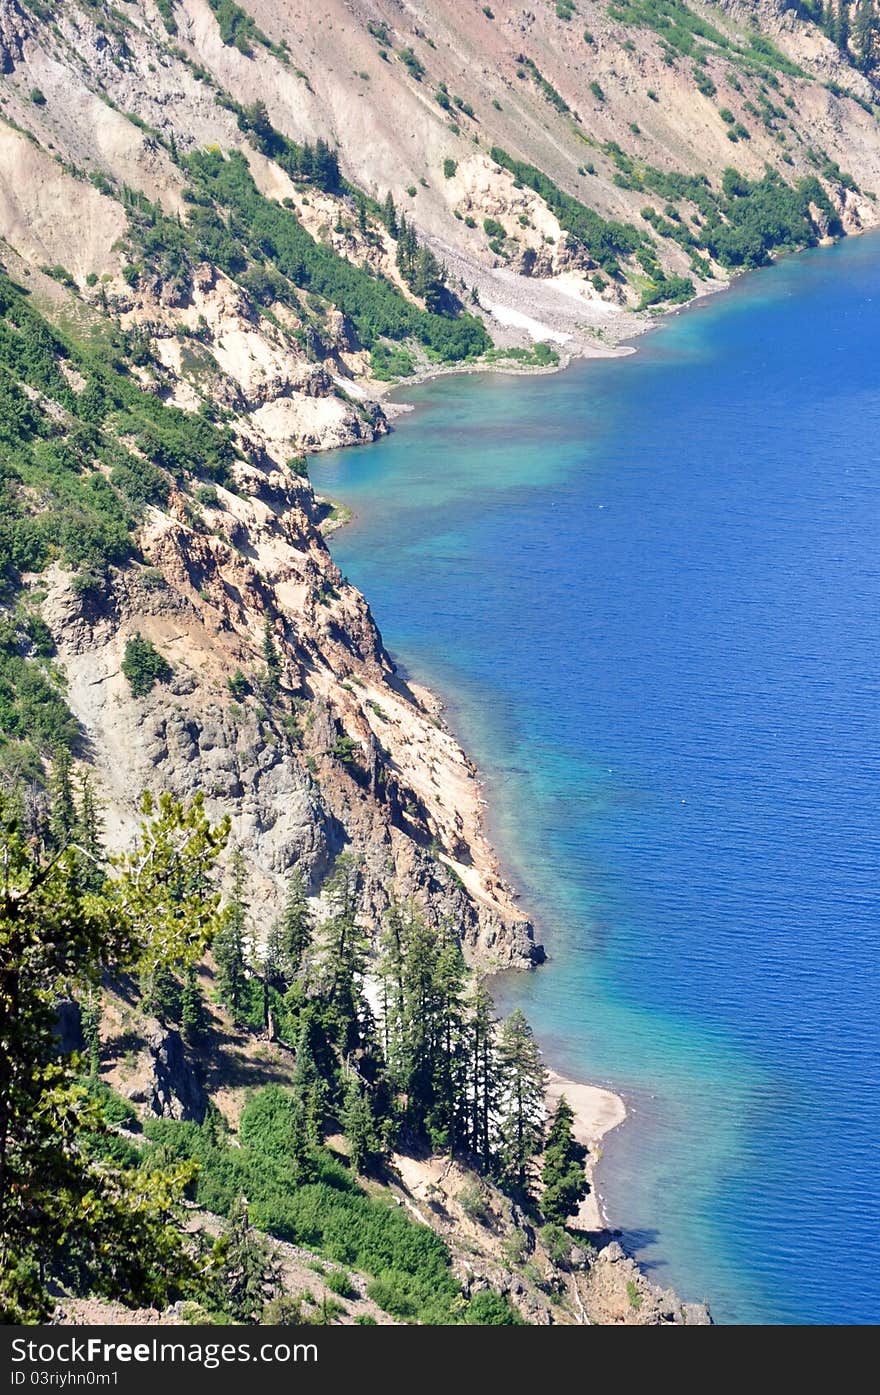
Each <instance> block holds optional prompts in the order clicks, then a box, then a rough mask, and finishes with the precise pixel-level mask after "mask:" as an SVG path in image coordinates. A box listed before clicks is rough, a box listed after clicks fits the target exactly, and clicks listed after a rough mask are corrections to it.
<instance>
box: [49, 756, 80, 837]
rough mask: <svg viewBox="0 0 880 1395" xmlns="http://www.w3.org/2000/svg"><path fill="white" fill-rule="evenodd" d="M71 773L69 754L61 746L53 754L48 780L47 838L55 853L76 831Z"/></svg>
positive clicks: (71, 765) (71, 764)
mask: <svg viewBox="0 0 880 1395" xmlns="http://www.w3.org/2000/svg"><path fill="white" fill-rule="evenodd" d="M72 772H73V762H72V760H71V758H70V752H69V751H68V750H67V749H66V747H64V746H62V747H60V748H59V749H58V750H57V751H56V752H55V755H54V757H53V761H52V774H51V776H50V778H49V836H50V839H51V844H52V847H53V848H54V849H55V850H56V851H58V850H60V849H61V848H66V847H67V845H68V844H69V843H70V842H71V841H72V840H73V837H74V833H75V831H76V825H77V813H76V803H75V801H74V797H73V774H72Z"/></svg>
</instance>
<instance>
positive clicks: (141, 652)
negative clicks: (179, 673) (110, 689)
mask: <svg viewBox="0 0 880 1395" xmlns="http://www.w3.org/2000/svg"><path fill="white" fill-rule="evenodd" d="M122 672H123V673H124V674H125V677H126V678H127V679H128V684H129V687H130V688H131V693H132V697H136V698H139V697H146V695H147V693H149V692H150V691H151V689H152V688H153V687H154V686H155V684H156V683H167V682H168V680H169V678H170V677H171V674H172V669H171V665H170V664H169V663H168V662H167V660H166V659H164V658H163V657H162V655H161V654H160V653H159V650H158V649H157V648H156V647H155V645H154V644H151V643H150V641H149V640H148V639H144V638H143V637H142V636H141V635H140V634H135V635H133V636H132V637H131V639H129V640H128V641H127V643H126V646H125V657H124V658H123V660H122Z"/></svg>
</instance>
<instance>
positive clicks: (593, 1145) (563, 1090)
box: [547, 1070, 626, 1231]
mask: <svg viewBox="0 0 880 1395" xmlns="http://www.w3.org/2000/svg"><path fill="white" fill-rule="evenodd" d="M561 1095H564V1096H565V1098H566V1099H567V1100H568V1103H569V1104H570V1105H571V1108H572V1110H573V1112H574V1122H573V1124H572V1132H573V1133H574V1136H575V1138H576V1139H577V1140H578V1142H579V1143H583V1144H584V1146H585V1147H586V1148H587V1149H588V1150H589V1151H588V1154H587V1163H586V1168H587V1176H588V1177H589V1179H590V1194H589V1196H587V1198H586V1199H585V1200H584V1201H582V1202H581V1205H580V1209H579V1210H578V1213H577V1218H576V1220H575V1221H574V1224H575V1225H576V1226H577V1227H578V1229H579V1230H590V1231H597V1230H605V1229H607V1227H608V1220H607V1217H606V1216H605V1214H604V1211H603V1208H602V1201H601V1198H600V1197H599V1195H598V1193H597V1191H596V1178H595V1171H596V1164H597V1162H598V1161H599V1158H600V1157H601V1152H602V1148H601V1144H602V1139H603V1138H604V1137H605V1135H606V1134H607V1133H610V1132H611V1130H612V1129H616V1128H619V1127H620V1125H621V1124H622V1123H623V1121H624V1119H625V1118H626V1105H625V1104H624V1102H623V1100H622V1098H621V1097H620V1095H616V1094H615V1093H614V1091H613V1090H606V1089H603V1087H602V1086H601V1085H585V1084H583V1083H582V1082H581V1081H578V1080H569V1079H568V1078H567V1077H566V1076H564V1075H559V1073H558V1072H557V1071H555V1070H551V1071H548V1072H547V1108H548V1110H549V1111H552V1110H553V1109H555V1108H556V1104H557V1101H558V1100H559V1098H560V1096H561Z"/></svg>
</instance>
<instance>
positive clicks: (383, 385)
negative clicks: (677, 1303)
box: [312, 275, 742, 1263]
mask: <svg viewBox="0 0 880 1395" xmlns="http://www.w3.org/2000/svg"><path fill="white" fill-rule="evenodd" d="M741 279H742V276H741V275H735V276H733V277H732V278H731V280H730V281H729V282H726V283H724V284H718V283H715V284H713V285H711V286H706V287H701V290H700V291H699V292H698V293H697V295H696V296H695V297H694V299H693V300H692V301H691V302H690V303H689V304H688V305H685V306H682V305H674V306H670V307H669V309H668V310H664V311H660V312H655V313H654V314H651V313H650V312H639V311H635V312H629V313H630V314H632V316H633V323H631V324H630V325H628V326H627V332H626V334H623V333H622V334H621V336H620V338H619V339H617V340H616V341H615V342H614V343H604V342H599V343H596V342H595V341H594V342H593V343H592V344H591V345H587V344H584V343H582V344H581V345H580V346H578V347H577V348H573V349H571V350H569V351H566V350H565V349H564V348H561V346H556V347H557V350H558V352H559V362H558V363H556V364H550V365H546V366H544V365H537V364H536V365H521V364H517V363H516V362H515V361H514V362H512V363H511V364H509V365H503V364H498V363H489V364H479V363H474V364H465V365H461V364H456V365H436V366H433V367H430V368H425V369H423V370H421V371H419V372H418V373H415V374H413V375H412V376H411V377H407V378H402V379H399V380H398V381H396V382H373V383H371V384H370V388H369V395H370V396H372V397H373V398H374V399H376V400H379V401H381V402H382V407H383V410H384V411H385V415H386V419H387V420H388V421H389V430H393V426H391V423H392V422H393V421H394V420H395V419H396V418H398V417H401V416H405V415H408V414H409V413H410V412H414V411H416V404H415V403H407V402H401V401H397V400H395V399H394V398H393V397H392V396H391V394H393V393H396V392H401V391H405V390H406V389H408V388H414V387H419V386H421V385H422V384H423V383H428V382H432V381H434V380H435V379H439V378H447V377H458V376H464V375H467V376H475V375H477V374H480V373H485V374H504V375H505V376H508V377H547V376H550V375H552V374H556V373H562V372H564V371H565V370H566V369H568V368H570V367H572V366H573V365H574V364H575V363H580V362H584V361H587V360H590V359H602V360H607V359H611V358H630V357H632V356H633V355H634V354H636V353H638V350H639V346H638V345H637V344H633V343H631V342H629V341H630V340H632V339H641V338H642V336H643V335H646V334H648V333H650V332H651V331H652V330H655V329H659V328H662V326H663V325H664V324H666V323H667V322H668V320H669V319H671V318H672V317H673V316H676V315H679V314H682V313H683V312H684V311H685V310H690V309H692V308H694V307H695V306H698V305H701V304H703V303H705V302H706V301H707V300H709V299H710V298H713V297H714V296H715V295H717V294H720V293H721V292H723V291H728V290H730V289H731V287H732V286H734V285H735V284H736V283H737V282H738V281H740V280H741ZM377 439H378V440H381V439H383V438H382V437H377V438H374V440H372V441H363V442H353V443H352V444H353V445H362V446H365V447H368V446H370V445H374V444H375V442H376V440H377ZM316 454H317V455H318V456H320V454H322V452H316ZM312 488H313V490H314V489H315V484H314V481H312ZM315 493H316V497H320V498H326V496H323V495H320V496H319V495H318V493H317V490H315ZM327 502H328V503H332V504H333V506H334V508H337V509H339V508H340V504H341V509H340V513H341V514H342V516H340V517H338V518H336V519H333V520H332V521H330V526H329V527H326V526H325V527H323V528H322V532H323V533H324V535H325V537H327V538H328V539H329V537H331V536H332V535H333V534H335V533H337V532H339V531H341V529H343V528H345V527H347V526H348V525H349V524H351V523H352V522H354V521H355V520H356V518H357V514H356V513H355V511H354V510H353V509H352V508H351V507H350V506H349V505H347V504H345V503H344V501H339V500H336V499H334V500H332V501H331V500H329V499H327ZM392 657H393V658H394V662H395V666H396V667H399V668H401V669H402V670H403V672H404V673H405V675H406V681H407V683H409V684H410V685H411V686H412V685H413V684H415V686H416V687H417V689H418V691H419V693H420V694H421V695H422V697H423V698H424V699H427V700H428V701H429V702H430V703H431V704H432V705H433V707H434V710H435V713H436V716H437V717H438V718H439V720H440V721H441V722H442V725H443V728H444V729H445V730H446V731H448V733H449V735H450V736H451V737H452V739H453V740H454V741H455V743H456V745H457V746H458V747H459V749H461V750H462V752H463V753H464V755H465V759H466V761H467V762H468V764H469V766H470V768H471V769H472V771H473V773H474V776H475V778H476V782H477V787H478V789H479V790H480V792H481V793H480V799H479V808H478V811H477V831H478V833H479V835H481V837H482V840H483V841H484V842H485V843H486V845H487V847H488V848H489V849H490V852H491V856H492V858H493V859H494V861H495V863H496V865H497V867H498V869H499V872H500V874H501V877H502V878H503V881H504V884H505V886H508V887H510V888H511V890H512V893H513V896H514V898H515V901H516V904H517V905H518V906H519V904H520V892H519V889H518V887H517V885H516V882H515V880H512V879H511V878H510V876H509V868H508V866H507V863H506V861H505V860H504V858H503V857H502V856H501V855H500V854H499V852H498V850H497V848H496V842H495V839H494V838H492V837H491V836H490V835H489V831H488V828H487V824H488V819H487V810H488V809H489V807H490V804H489V801H488V799H486V798H485V796H484V795H483V794H482V791H483V790H484V789H485V787H486V783H487V781H486V776H485V775H484V772H483V771H482V770H481V769H479V767H477V766H476V765H474V763H473V760H472V757H471V756H470V755H469V754H468V753H467V752H465V748H464V746H463V743H462V742H461V740H460V738H459V736H458V734H457V732H456V731H455V729H454V728H453V726H452V725H451V724H450V722H449V720H448V715H447V714H448V712H449V708H450V706H453V707H454V701H453V699H451V698H450V697H447V696H446V695H445V694H443V693H442V692H438V691H437V690H436V689H435V688H434V687H433V686H429V685H427V684H425V683H423V682H421V680H420V679H419V678H417V677H416V676H415V675H412V674H411V673H410V671H409V670H408V668H407V665H406V660H405V659H400V660H398V659H397V658H396V657H395V656H393V655H392ZM536 928H537V926H536ZM540 967H541V965H540V964H533V965H531V966H529V969H528V970H523V972H526V971H528V972H532V971H534V970H535V969H540ZM497 972H499V971H498V970H497V969H495V970H492V969H491V968H490V969H489V978H490V979H491V978H493V977H494V976H495V974H496V973H497ZM539 1045H540V1043H539ZM542 1054H544V1055H545V1061H546V1062H547V1085H546V1091H545V1099H546V1102H547V1107H548V1114H549V1113H550V1112H551V1110H552V1109H553V1108H554V1107H555V1104H556V1102H557V1101H558V1099H559V1097H560V1096H561V1095H563V1094H564V1095H565V1097H566V1099H567V1101H568V1103H569V1105H570V1106H571V1108H572V1110H573V1112H574V1121H573V1125H572V1131H573V1133H574V1136H575V1138H576V1139H577V1140H578V1142H579V1143H582V1144H583V1145H584V1146H585V1147H586V1149H587V1156H586V1159H585V1164H584V1170H585V1172H586V1176H587V1180H588V1182H589V1185H590V1190H589V1193H588V1194H587V1196H586V1198H585V1199H584V1201H583V1202H582V1203H581V1205H580V1207H579V1209H578V1213H577V1217H576V1222H575V1223H576V1225H577V1227H578V1228H579V1229H581V1230H583V1231H585V1232H587V1233H588V1234H592V1235H595V1236H603V1237H604V1236H608V1237H610V1236H611V1235H612V1234H614V1233H616V1229H617V1228H616V1227H615V1224H614V1222H613V1220H612V1219H611V1218H610V1217H609V1216H608V1213H607V1211H606V1209H605V1204H604V1201H603V1198H602V1194H601V1191H600V1190H599V1187H598V1180H597V1173H598V1169H599V1164H600V1162H601V1160H602V1141H603V1139H604V1138H605V1137H606V1136H607V1135H608V1134H610V1133H612V1132H613V1131H614V1130H616V1129H618V1128H621V1127H623V1125H624V1124H625V1123H626V1122H627V1120H628V1119H629V1118H630V1112H629V1110H628V1108H627V1105H626V1100H625V1099H624V1096H623V1095H622V1094H620V1093H619V1092H617V1091H616V1090H613V1089H610V1088H609V1087H608V1086H607V1085H599V1084H597V1083H596V1082H595V1081H590V1080H574V1079H572V1078H571V1077H570V1076H567V1075H564V1074H562V1072H560V1071H558V1070H556V1069H555V1068H554V1067H553V1066H552V1065H551V1064H549V1058H548V1057H547V1056H546V1053H545V1052H544V1048H543V1046H542ZM637 1262H638V1261H636V1263H637Z"/></svg>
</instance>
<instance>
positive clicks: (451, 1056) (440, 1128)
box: [428, 927, 467, 1153]
mask: <svg viewBox="0 0 880 1395" xmlns="http://www.w3.org/2000/svg"><path fill="white" fill-rule="evenodd" d="M438 939H439V944H438V952H437V959H436V967H435V970H434V1020H435V1064H434V1104H433V1109H432V1111H431V1115H430V1117H429V1120H428V1126H429V1131H430V1133H431V1136H432V1137H433V1138H435V1139H436V1140H438V1141H439V1140H440V1139H444V1140H445V1146H446V1147H448V1149H449V1151H450V1152H451V1153H454V1152H455V1151H456V1150H457V1148H458V1147H459V1146H462V1145H464V1143H465V1139H466V1136H467V1108H466V1102H465V1080H466V1069H467V1063H466V1054H465V1039H464V1016H465V1013H464V990H465V981H466V978H467V968H466V966H465V962H464V956H463V955H462V952H461V944H460V943H459V940H458V938H457V936H456V935H454V934H453V933H452V932H451V931H450V929H449V928H448V927H445V928H444V929H443V930H442V931H441V932H440V935H439V937H438Z"/></svg>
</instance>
